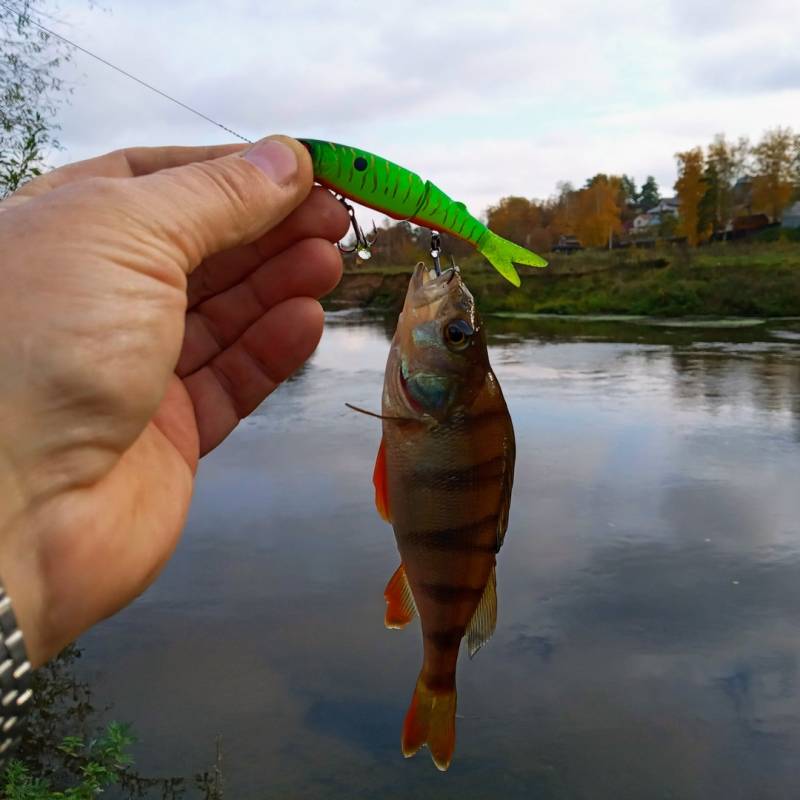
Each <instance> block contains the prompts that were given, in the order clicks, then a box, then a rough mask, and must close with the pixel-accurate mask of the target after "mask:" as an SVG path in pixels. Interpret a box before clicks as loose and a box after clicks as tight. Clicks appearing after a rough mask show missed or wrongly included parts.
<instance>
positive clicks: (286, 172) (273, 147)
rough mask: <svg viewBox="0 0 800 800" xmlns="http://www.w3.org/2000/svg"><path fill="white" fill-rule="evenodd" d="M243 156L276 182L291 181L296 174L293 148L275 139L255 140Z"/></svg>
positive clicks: (295, 157)
mask: <svg viewBox="0 0 800 800" xmlns="http://www.w3.org/2000/svg"><path fill="white" fill-rule="evenodd" d="M244 157H245V158H246V159H247V160H248V161H249V162H250V163H252V164H255V165H256V166H257V167H258V168H259V169H260V170H261V171H262V172H263V173H264V174H265V175H266V176H267V177H268V178H269V179H270V180H272V181H274V182H275V183H278V184H287V183H289V182H291V180H292V178H294V176H295V175H296V174H297V156H296V155H295V154H294V150H292V148H291V147H288V146H287V145H285V144H284V143H283V142H280V141H278V140H277V139H262V140H261V141H260V142H256V143H255V144H254V145H253V146H252V147H251V148H250V149H249V150H248V151H247V152H246V153H245V154H244Z"/></svg>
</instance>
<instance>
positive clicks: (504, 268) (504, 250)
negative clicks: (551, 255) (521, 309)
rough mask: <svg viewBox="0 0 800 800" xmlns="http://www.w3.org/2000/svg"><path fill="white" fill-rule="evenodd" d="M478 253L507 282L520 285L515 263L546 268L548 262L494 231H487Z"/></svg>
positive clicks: (480, 242)
mask: <svg viewBox="0 0 800 800" xmlns="http://www.w3.org/2000/svg"><path fill="white" fill-rule="evenodd" d="M476 247H477V249H478V252H479V253H480V254H481V255H482V256H484V258H486V259H487V260H488V261H489V263H490V264H491V265H492V266H493V267H494V268H495V269H496V270H497V271H498V272H499V273H500V274H501V275H502V276H503V277H504V278H505V279H506V280H507V281H510V282H511V283H513V284H514V286H519V285H520V279H519V275H518V274H517V271H516V270H515V269H514V263H517V264H525V265H526V266H528V267H546V266H547V261H545V260H544V259H543V258H542V257H541V256H537V255H536V253H532V252H531V251H530V250H526V249H525V248H524V247H520V246H519V245H518V244H514V242H509V241H508V239H504V238H503V237H502V236H498V235H497V234H496V233H495V232H494V231H490V230H487V231H486V233H484V234H483V236H481V238H480V239H479V240H478V243H477V245H476Z"/></svg>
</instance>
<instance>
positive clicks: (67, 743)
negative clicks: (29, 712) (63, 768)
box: [3, 722, 134, 800]
mask: <svg viewBox="0 0 800 800" xmlns="http://www.w3.org/2000/svg"><path fill="white" fill-rule="evenodd" d="M133 742H134V737H133V736H132V735H131V733H130V730H129V728H128V726H127V725H122V724H120V723H118V722H111V723H109V725H108V727H107V728H106V730H105V732H104V733H103V735H102V736H100V737H98V738H96V739H92V740H90V741H89V742H84V741H83V740H82V739H81V738H80V737H79V736H66V737H64V739H63V741H62V742H61V745H60V747H59V749H60V750H61V751H62V752H63V753H64V754H65V755H67V756H68V757H69V758H70V759H72V760H74V761H76V762H78V764H79V768H78V772H79V774H80V782H79V783H78V784H77V785H75V786H72V787H70V788H68V789H65V790H64V791H56V790H54V789H53V788H52V786H51V784H50V782H49V781H46V780H43V779H41V778H35V777H33V776H31V775H30V772H29V770H28V768H27V767H26V766H24V765H23V764H22V762H20V761H12V762H11V763H10V764H9V766H8V767H7V768H6V772H5V775H4V778H3V781H4V783H3V786H4V789H5V794H4V795H3V796H4V797H6V798H8V800H91V798H93V797H96V796H97V795H98V794H100V793H101V792H102V791H103V790H104V789H106V788H108V787H109V786H113V785H115V784H116V783H117V781H118V780H119V777H120V770H122V769H124V768H125V767H127V766H129V765H130V764H131V763H132V761H133V759H132V758H131V756H130V755H129V754H128V753H127V752H126V751H127V749H128V748H129V747H130V746H131V745H132V744H133Z"/></svg>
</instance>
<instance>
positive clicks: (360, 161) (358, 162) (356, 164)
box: [353, 156, 367, 172]
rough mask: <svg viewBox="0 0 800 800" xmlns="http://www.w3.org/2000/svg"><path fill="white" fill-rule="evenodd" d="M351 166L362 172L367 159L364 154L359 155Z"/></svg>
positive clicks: (365, 166)
mask: <svg viewBox="0 0 800 800" xmlns="http://www.w3.org/2000/svg"><path fill="white" fill-rule="evenodd" d="M353 166H354V167H355V168H356V169H357V170H358V171H359V172H363V171H364V170H365V169H366V168H367V159H366V158H364V156H359V157H358V158H357V159H356V160H355V161H354V162H353Z"/></svg>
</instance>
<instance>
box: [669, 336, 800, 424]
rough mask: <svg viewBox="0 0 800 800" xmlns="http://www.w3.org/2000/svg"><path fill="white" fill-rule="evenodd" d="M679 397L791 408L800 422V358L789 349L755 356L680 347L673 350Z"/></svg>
mask: <svg viewBox="0 0 800 800" xmlns="http://www.w3.org/2000/svg"><path fill="white" fill-rule="evenodd" d="M671 363H672V368H673V371H674V375H675V381H674V394H675V397H676V398H677V399H678V400H681V401H690V403H691V405H693V406H694V405H696V403H697V401H698V400H702V401H703V402H704V404H705V405H706V407H708V408H710V409H712V410H717V409H719V408H720V407H722V406H724V405H732V404H733V405H744V404H746V405H750V406H752V407H753V408H756V409H758V410H760V411H771V412H774V411H789V412H791V413H792V415H793V416H794V417H795V419H796V420H797V421H798V424H799V425H800V361H798V360H797V359H796V358H793V357H792V356H791V355H789V354H787V353H785V352H769V351H767V352H759V353H757V354H755V355H754V357H749V356H747V355H743V354H736V353H724V352H713V351H706V352H692V351H681V350H676V351H674V352H673V353H672V354H671Z"/></svg>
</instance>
